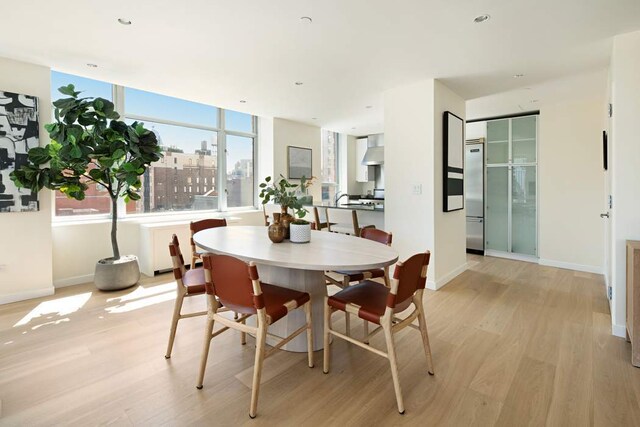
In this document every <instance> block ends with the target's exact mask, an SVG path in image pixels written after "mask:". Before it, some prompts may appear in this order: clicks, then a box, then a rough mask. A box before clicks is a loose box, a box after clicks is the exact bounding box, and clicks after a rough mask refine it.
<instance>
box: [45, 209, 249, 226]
mask: <svg viewBox="0 0 640 427" xmlns="http://www.w3.org/2000/svg"><path fill="white" fill-rule="evenodd" d="M258 212H259V213H262V210H261V209H256V208H254V207H251V208H247V209H239V210H231V211H224V212H223V211H198V212H195V211H194V212H179V213H177V212H176V213H168V214H161V213H155V214H137V215H130V216H129V217H124V218H120V220H119V221H118V224H141V225H142V224H144V225H149V224H158V226H162V225H167V224H178V223H189V222H191V221H194V220H198V219H205V218H236V217H239V216H240V217H241V216H242V215H244V214H251V213H258ZM234 222H235V221H234ZM108 223H111V218H108V217H101V218H86V217H85V218H78V219H69V220H67V219H56V218H54V219H53V221H52V223H51V225H52V227H65V226H76V225H92V224H108Z"/></svg>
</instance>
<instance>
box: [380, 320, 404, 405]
mask: <svg viewBox="0 0 640 427" xmlns="http://www.w3.org/2000/svg"><path fill="white" fill-rule="evenodd" d="M382 329H383V330H384V337H385V339H386V341H387V353H388V355H389V365H390V366H391V377H392V378H393V388H394V389H395V392H396V400H397V402H398V412H400V413H401V414H404V402H403V401H402V390H401V389H400V380H399V378H398V363H397V361H396V346H395V343H394V341H393V331H392V330H391V323H389V324H385V325H382Z"/></svg>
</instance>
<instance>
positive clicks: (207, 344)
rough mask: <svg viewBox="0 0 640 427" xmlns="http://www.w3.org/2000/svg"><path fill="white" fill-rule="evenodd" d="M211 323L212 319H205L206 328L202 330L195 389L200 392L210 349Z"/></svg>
mask: <svg viewBox="0 0 640 427" xmlns="http://www.w3.org/2000/svg"><path fill="white" fill-rule="evenodd" d="M213 322H214V320H213V319H211V318H209V317H207V327H206V328H205V329H204V346H203V347H202V357H201V359H200V373H199V374H198V382H197V384H196V388H197V389H200V390H201V389H202V382H203V381H204V371H205V369H206V367H207V359H208V358H209V347H211V339H212V334H213Z"/></svg>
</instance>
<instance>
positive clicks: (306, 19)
mask: <svg viewBox="0 0 640 427" xmlns="http://www.w3.org/2000/svg"><path fill="white" fill-rule="evenodd" d="M300 20H301V21H302V22H304V23H305V24H311V23H312V22H313V19H311V17H310V16H302V17H300Z"/></svg>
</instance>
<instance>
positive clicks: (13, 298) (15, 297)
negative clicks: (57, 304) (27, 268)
mask: <svg viewBox="0 0 640 427" xmlns="http://www.w3.org/2000/svg"><path fill="white" fill-rule="evenodd" d="M54 293H55V288H54V287H53V286H48V287H46V288H42V289H33V290H30V291H24V292H18V293H16V294H8V295H0V304H9V303H12V302H18V301H24V300H27V299H33V298H40V297H46V296H49V295H53V294H54Z"/></svg>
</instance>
